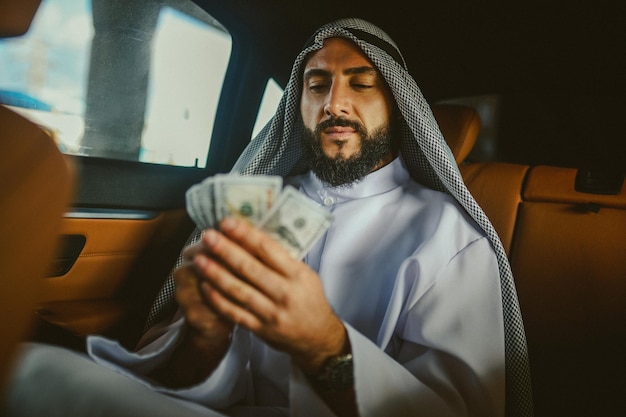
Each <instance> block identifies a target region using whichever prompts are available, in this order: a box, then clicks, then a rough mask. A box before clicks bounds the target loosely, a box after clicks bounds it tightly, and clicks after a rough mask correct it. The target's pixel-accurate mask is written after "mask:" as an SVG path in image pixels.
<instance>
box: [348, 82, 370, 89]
mask: <svg viewBox="0 0 626 417" xmlns="http://www.w3.org/2000/svg"><path fill="white" fill-rule="evenodd" d="M352 87H353V88H354V89H356V90H368V89H370V88H373V87H374V86H373V85H371V84H363V83H352Z"/></svg>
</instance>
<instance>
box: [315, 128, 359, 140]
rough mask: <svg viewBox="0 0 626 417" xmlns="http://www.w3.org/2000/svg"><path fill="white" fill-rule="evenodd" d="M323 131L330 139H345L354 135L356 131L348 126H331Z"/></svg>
mask: <svg viewBox="0 0 626 417" xmlns="http://www.w3.org/2000/svg"><path fill="white" fill-rule="evenodd" d="M323 132H324V135H325V136H327V137H328V138H330V139H334V140H343V139H348V138H349V137H350V136H352V135H353V134H354V133H355V129H354V128H352V127H347V126H331V127H329V128H326V129H324V131H323Z"/></svg>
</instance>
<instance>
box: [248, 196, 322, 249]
mask: <svg viewBox="0 0 626 417" xmlns="http://www.w3.org/2000/svg"><path fill="white" fill-rule="evenodd" d="M332 219H333V217H332V214H331V213H329V212H328V211H326V210H324V209H323V208H322V207H320V206H318V205H317V204H315V203H314V202H313V201H311V200H309V199H308V198H307V197H305V196H304V195H303V194H301V193H299V192H298V191H297V190H296V189H295V188H293V187H291V186H286V187H285V188H284V189H283V191H282V193H281V194H280V196H279V197H278V200H277V201H276V203H275V204H274V206H273V207H272V209H271V210H270V211H269V212H268V213H267V215H266V216H265V218H264V219H263V220H261V222H260V223H259V224H258V227H259V228H261V229H262V230H264V231H265V232H266V233H268V234H269V235H271V236H272V237H274V238H275V239H276V240H277V241H278V242H280V243H281V244H282V245H283V246H284V247H285V248H286V249H287V251H288V252H289V253H290V254H291V255H292V256H293V257H294V258H296V259H302V258H303V257H304V255H305V254H306V253H307V252H308V251H309V250H310V249H311V247H312V246H313V244H315V242H316V241H317V240H318V239H319V238H320V237H322V235H324V233H325V232H326V230H327V229H328V227H329V226H330V224H331V223H332Z"/></svg>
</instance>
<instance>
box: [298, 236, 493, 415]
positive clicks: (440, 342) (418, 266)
mask: <svg viewBox="0 0 626 417" xmlns="http://www.w3.org/2000/svg"><path fill="white" fill-rule="evenodd" d="M423 255H424V254H423V253H422V254H421V255H417V256H414V257H411V258H409V259H408V260H407V261H405V262H404V264H403V267H402V268H401V271H400V275H399V277H398V281H397V285H396V288H395V289H394V295H393V297H392V304H391V305H390V308H389V311H388V315H387V317H386V321H385V324H384V326H383V328H382V329H381V337H379V341H378V343H375V342H373V341H371V340H369V339H368V338H366V337H365V336H363V335H362V334H360V333H359V332H357V331H356V330H355V329H353V328H352V327H351V326H349V325H347V324H346V328H347V331H348V336H349V338H350V343H351V345H352V354H353V360H354V378H355V390H356V398H357V405H358V409H359V413H360V416H361V417H382V416H390V415H393V416H405V415H406V416H409V415H411V416H414V415H428V416H429V417H437V416H455V417H458V416H480V417H490V416H494V417H500V416H503V415H504V330H503V329H504V327H503V321H502V305H501V296H500V287H499V272H498V265H497V260H496V258H495V256H493V251H492V250H491V247H490V245H489V242H488V241H487V239H484V238H483V239H479V240H477V241H474V242H472V243H471V244H469V245H468V246H467V247H465V248H464V249H463V250H461V251H460V252H458V253H457V254H455V255H454V256H453V257H452V259H449V260H448V261H447V263H446V264H445V265H442V266H441V265H440V267H439V268H437V265H434V266H433V265H431V263H429V260H428V259H427V258H428V257H426V258H424V257H423ZM433 267H435V268H437V269H438V272H436V273H435V274H434V275H432V274H430V273H429V272H432V271H429V269H431V268H433ZM423 274H427V276H434V279H432V280H430V281H428V280H420V279H419V278H420V276H421V275H423ZM385 334H387V336H388V337H385ZM381 343H382V344H381ZM381 346H384V347H382V348H381ZM290 401H291V407H292V409H293V411H292V415H305V414H306V413H305V411H307V410H312V409H313V410H315V413H314V414H312V415H316V416H320V417H325V416H333V415H334V414H333V413H332V412H331V411H330V410H329V409H328V407H326V405H325V404H324V403H323V401H322V400H321V399H320V398H319V397H318V396H317V394H316V393H315V391H314V390H313V389H312V388H311V386H310V385H309V384H308V382H307V380H306V378H305V377H304V376H303V375H302V374H301V373H300V372H299V371H298V370H297V369H294V370H293V372H292V375H291V388H290Z"/></svg>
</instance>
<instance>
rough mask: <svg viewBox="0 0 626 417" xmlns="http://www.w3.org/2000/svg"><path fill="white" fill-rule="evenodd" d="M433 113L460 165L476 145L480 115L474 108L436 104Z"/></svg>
mask: <svg viewBox="0 0 626 417" xmlns="http://www.w3.org/2000/svg"><path fill="white" fill-rule="evenodd" d="M432 112H433V115H434V116H435V120H437V123H438V124H439V130H441V133H442V134H443V137H444V138H445V139H446V143H447V144H448V146H449V147H450V149H451V150H452V154H453V155H454V159H455V160H456V163H457V164H459V165H460V164H461V163H462V162H463V161H464V160H465V158H467V156H468V155H469V153H470V152H471V150H472V148H473V147H474V144H476V139H478V133H479V132H480V127H481V120H480V115H479V114H478V112H477V111H476V110H475V109H474V108H472V107H469V106H462V105H457V104H435V105H433V106H432Z"/></svg>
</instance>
